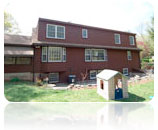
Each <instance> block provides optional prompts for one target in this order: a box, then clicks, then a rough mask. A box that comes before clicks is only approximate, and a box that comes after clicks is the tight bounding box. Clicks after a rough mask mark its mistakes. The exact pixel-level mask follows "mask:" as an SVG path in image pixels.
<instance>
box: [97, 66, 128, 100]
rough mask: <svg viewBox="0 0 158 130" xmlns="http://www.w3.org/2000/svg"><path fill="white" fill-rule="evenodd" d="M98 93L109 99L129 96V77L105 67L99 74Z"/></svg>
mask: <svg viewBox="0 0 158 130" xmlns="http://www.w3.org/2000/svg"><path fill="white" fill-rule="evenodd" d="M97 93H98V94H99V95H101V96H102V97H104V98H105V99H107V100H111V99H121V98H128V84H127V77H126V76H124V75H123V74H122V73H120V72H118V71H115V70H108V69H105V70H103V71H101V72H100V73H99V74H97Z"/></svg>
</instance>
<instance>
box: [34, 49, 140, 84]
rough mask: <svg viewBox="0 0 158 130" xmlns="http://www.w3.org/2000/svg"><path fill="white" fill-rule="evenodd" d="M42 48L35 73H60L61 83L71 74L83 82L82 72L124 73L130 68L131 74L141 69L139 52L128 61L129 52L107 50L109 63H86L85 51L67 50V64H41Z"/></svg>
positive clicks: (38, 55) (36, 56) (37, 56)
mask: <svg viewBox="0 0 158 130" xmlns="http://www.w3.org/2000/svg"><path fill="white" fill-rule="evenodd" d="M40 55H41V48H38V49H37V48H36V49H35V72H36V73H51V72H59V73H60V82H66V81H67V78H68V75H69V74H74V75H76V76H77V80H81V74H80V73H81V72H85V70H86V69H88V70H102V69H113V70H118V71H120V72H122V69H123V68H128V69H129V72H131V71H132V69H133V68H140V63H139V52H137V51H132V60H131V61H128V60H127V51H124V50H107V55H108V61H104V62H85V49H83V48H66V58H67V60H66V62H58V63H52V62H49V63H48V62H46V63H45V62H41V56H40Z"/></svg>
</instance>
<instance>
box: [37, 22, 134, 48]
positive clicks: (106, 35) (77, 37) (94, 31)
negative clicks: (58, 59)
mask: <svg viewBox="0 0 158 130" xmlns="http://www.w3.org/2000/svg"><path fill="white" fill-rule="evenodd" d="M47 24H55V25H62V26H65V39H53V38H46V25H47ZM83 28H85V29H88V38H87V39H84V38H82V29H83ZM115 33H118V34H120V38H121V44H120V45H118V44H115V41H114V34H115ZM129 36H135V34H130V33H125V32H119V31H112V30H105V29H98V28H94V27H84V26H76V25H71V24H66V23H65V24H63V23H59V22H53V21H49V22H48V21H44V20H39V23H38V40H39V41H47V42H62V43H75V44H89V45H104V46H118V47H136V44H135V45H130V44H129ZM135 43H136V39H135Z"/></svg>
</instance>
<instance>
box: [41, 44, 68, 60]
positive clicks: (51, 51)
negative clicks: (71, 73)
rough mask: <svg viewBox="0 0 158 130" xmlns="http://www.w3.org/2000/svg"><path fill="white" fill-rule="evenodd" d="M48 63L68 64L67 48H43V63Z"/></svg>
mask: <svg viewBox="0 0 158 130" xmlns="http://www.w3.org/2000/svg"><path fill="white" fill-rule="evenodd" d="M47 50H48V52H47ZM47 54H48V55H47ZM47 59H48V60H47ZM47 61H48V62H66V48H64V47H42V62H47Z"/></svg>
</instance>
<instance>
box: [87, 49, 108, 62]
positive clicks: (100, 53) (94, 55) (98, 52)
mask: <svg viewBox="0 0 158 130" xmlns="http://www.w3.org/2000/svg"><path fill="white" fill-rule="evenodd" d="M85 61H86V62H90V61H107V51H106V50H105V49H85Z"/></svg>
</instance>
